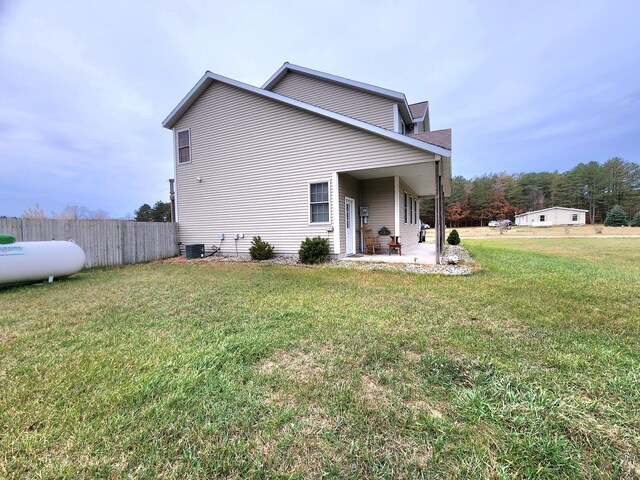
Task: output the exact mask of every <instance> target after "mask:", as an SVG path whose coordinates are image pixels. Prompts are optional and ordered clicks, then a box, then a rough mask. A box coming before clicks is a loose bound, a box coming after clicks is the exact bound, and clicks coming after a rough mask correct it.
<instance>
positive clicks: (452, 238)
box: [447, 228, 460, 245]
mask: <svg viewBox="0 0 640 480" xmlns="http://www.w3.org/2000/svg"><path fill="white" fill-rule="evenodd" d="M447 243H448V244H449V245H458V244H459V243H460V235H458V231H457V230H456V229H455V228H454V229H453V230H451V233H450V234H449V236H448V237H447Z"/></svg>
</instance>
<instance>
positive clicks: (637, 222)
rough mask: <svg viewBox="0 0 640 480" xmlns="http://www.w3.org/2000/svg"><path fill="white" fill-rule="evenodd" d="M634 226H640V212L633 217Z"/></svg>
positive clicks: (632, 223) (632, 224)
mask: <svg viewBox="0 0 640 480" xmlns="http://www.w3.org/2000/svg"><path fill="white" fill-rule="evenodd" d="M631 226H632V227H640V212H636V214H635V215H634V216H633V218H632V219H631Z"/></svg>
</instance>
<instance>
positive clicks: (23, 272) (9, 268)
mask: <svg viewBox="0 0 640 480" xmlns="http://www.w3.org/2000/svg"><path fill="white" fill-rule="evenodd" d="M85 258H86V257H85V254H84V250H82V248H80V247H79V246H78V245H76V244H75V243H73V242H66V241H55V240H54V241H50V242H15V243H9V244H6V245H0V284H3V283H17V282H37V281H39V280H47V279H48V280H49V281H52V280H53V278H59V277H67V276H69V275H73V274H74V273H77V272H79V271H80V270H81V269H82V267H83V266H84V262H85Z"/></svg>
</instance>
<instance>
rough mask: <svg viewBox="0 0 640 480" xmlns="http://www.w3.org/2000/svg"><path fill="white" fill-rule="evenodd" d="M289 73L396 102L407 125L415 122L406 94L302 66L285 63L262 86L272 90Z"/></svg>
mask: <svg viewBox="0 0 640 480" xmlns="http://www.w3.org/2000/svg"><path fill="white" fill-rule="evenodd" d="M289 72H296V73H299V74H302V75H307V76H309V77H315V78H320V79H322V80H325V81H327V82H330V83H336V84H338V85H346V86H348V87H351V88H353V89H355V90H360V91H361V92H367V93H372V94H374V95H378V96H380V97H384V98H388V99H390V100H394V101H396V102H398V105H399V107H400V113H401V114H402V117H403V119H404V120H405V122H407V123H411V122H413V115H412V113H411V110H410V108H409V103H408V102H407V97H405V95H404V93H402V92H396V91H395V90H389V89H388V88H382V87H377V86H375V85H370V84H368V83H364V82H358V81H356V80H351V79H349V78H344V77H339V76H338V75H332V74H330V73H325V72H320V71H319V70H313V69H311V68H307V67H301V66H300V65H294V64H292V63H289V62H284V64H283V65H282V66H281V67H280V68H279V69H278V70H277V71H276V73H274V74H273V75H271V78H269V80H267V81H266V82H265V84H264V85H262V88H263V89H265V90H271V89H272V88H274V87H275V86H276V85H277V84H278V82H280V80H282V79H283V78H284V77H285V76H286V75H287V73H289Z"/></svg>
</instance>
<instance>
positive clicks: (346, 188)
mask: <svg viewBox="0 0 640 480" xmlns="http://www.w3.org/2000/svg"><path fill="white" fill-rule="evenodd" d="M338 191H339V199H340V209H339V210H338V211H339V212H340V254H346V253H347V240H346V238H347V237H346V229H347V227H346V218H345V213H344V209H345V197H349V198H352V199H354V200H355V203H356V207H355V211H354V212H353V221H354V224H355V229H356V245H355V247H356V252H359V251H360V201H359V198H360V192H359V187H358V179H357V178H354V177H352V176H351V175H349V174H348V173H341V174H339V175H338Z"/></svg>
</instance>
